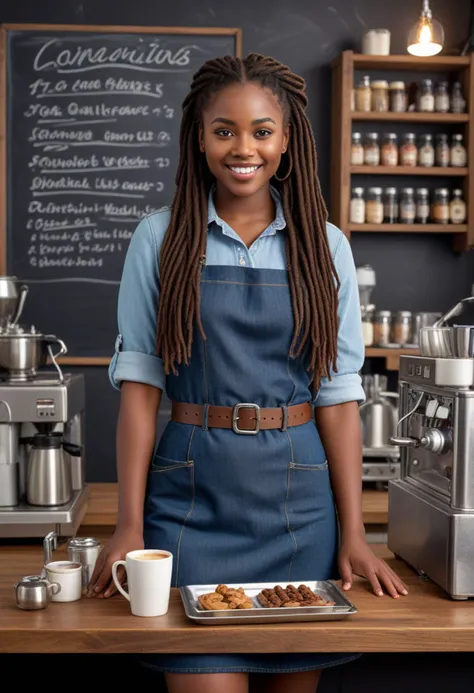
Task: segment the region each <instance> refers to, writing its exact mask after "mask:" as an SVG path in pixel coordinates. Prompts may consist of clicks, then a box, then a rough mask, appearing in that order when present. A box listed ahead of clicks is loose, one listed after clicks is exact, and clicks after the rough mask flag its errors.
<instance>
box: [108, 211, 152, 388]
mask: <svg viewBox="0 0 474 693" xmlns="http://www.w3.org/2000/svg"><path fill="white" fill-rule="evenodd" d="M159 284H160V281H159V249H158V247H157V242H156V237H155V235H154V233H153V229H152V226H151V222H150V219H149V218H147V217H145V218H144V219H142V220H141V221H140V223H139V224H138V226H137V228H136V230H135V232H134V233H133V235H132V238H131V241H130V245H129V247H128V250H127V255H126V258H125V263H124V267H123V272H122V279H121V282H120V289H119V296H118V308H117V312H118V315H117V317H118V335H117V338H116V341H115V350H114V354H113V357H112V361H111V363H110V366H109V380H110V382H111V383H112V385H113V387H114V388H115V389H117V390H119V389H120V386H121V384H122V382H123V381H124V380H130V381H134V382H138V383H145V384H147V385H153V386H155V387H158V388H160V389H161V390H164V389H165V383H166V375H165V372H164V368H163V361H162V360H161V359H160V358H158V356H156V355H155V344H156V326H157V311H158V297H159Z"/></svg>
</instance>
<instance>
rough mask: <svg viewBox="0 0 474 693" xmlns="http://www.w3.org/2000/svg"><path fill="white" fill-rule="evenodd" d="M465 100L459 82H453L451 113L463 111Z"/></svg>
mask: <svg viewBox="0 0 474 693" xmlns="http://www.w3.org/2000/svg"><path fill="white" fill-rule="evenodd" d="M465 110H466V100H465V98H464V96H463V93H462V87H461V82H453V88H452V90H451V113H464V111H465Z"/></svg>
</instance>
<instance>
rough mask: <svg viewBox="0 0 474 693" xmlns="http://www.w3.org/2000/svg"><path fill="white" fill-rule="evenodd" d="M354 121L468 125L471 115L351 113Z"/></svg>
mask: <svg viewBox="0 0 474 693" xmlns="http://www.w3.org/2000/svg"><path fill="white" fill-rule="evenodd" d="M351 117H352V120H377V121H380V120H382V121H386V122H387V121H390V122H400V123H467V122H469V113H418V111H413V112H410V113H408V112H405V113H394V112H393V111H382V112H380V113H378V112H377V111H368V112H364V111H361V112H357V111H354V112H353V113H351Z"/></svg>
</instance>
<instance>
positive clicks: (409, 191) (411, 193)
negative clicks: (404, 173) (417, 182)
mask: <svg viewBox="0 0 474 693" xmlns="http://www.w3.org/2000/svg"><path fill="white" fill-rule="evenodd" d="M402 192H404V193H406V194H407V195H413V188H402Z"/></svg>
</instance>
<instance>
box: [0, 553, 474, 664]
mask: <svg viewBox="0 0 474 693" xmlns="http://www.w3.org/2000/svg"><path fill="white" fill-rule="evenodd" d="M0 550H1V553H2V560H1V562H0V652H2V653H72V652H83V653H100V652H101V653H137V652H163V653H164V652H169V653H172V652H175V653H176V652H189V653H198V652H219V653H223V652H249V651H251V652H311V651H313V652H456V651H463V652H472V651H474V601H473V600H471V601H469V602H455V601H453V600H451V599H449V598H448V597H447V596H446V595H445V593H444V592H442V590H441V589H439V588H438V587H436V586H435V585H434V584H433V583H431V582H430V581H425V580H422V579H421V578H419V577H418V576H417V575H416V574H415V573H414V571H412V570H411V569H410V568H408V567H407V566H406V565H405V564H404V563H403V562H401V561H397V560H395V559H394V557H393V556H391V554H390V553H389V552H388V551H387V549H386V548H385V547H375V550H377V551H378V552H379V555H382V556H384V557H387V559H388V562H389V564H390V565H391V566H392V567H393V568H394V569H395V570H396V571H397V572H398V573H399V574H400V576H401V577H402V578H403V579H404V581H405V582H406V584H407V585H408V588H409V590H410V592H409V594H408V596H406V597H400V598H399V599H398V600H394V599H391V598H390V597H387V596H384V597H376V596H375V595H373V594H372V593H371V592H370V591H369V589H368V588H367V583H366V582H365V581H363V580H361V579H357V580H356V582H355V584H354V587H353V589H352V590H351V591H350V592H349V593H348V596H349V598H350V599H351V601H352V602H353V603H354V604H355V605H356V607H357V608H358V613H357V614H355V615H353V616H351V617H350V618H349V619H347V620H345V621H326V622H319V623H299V624H298V623H284V624H283V623H279V624H273V625H271V624H268V625H267V624H265V625H257V624H256V625H249V626H247V625H237V626H202V625H198V624H194V623H193V622H191V621H190V620H188V619H187V618H186V616H185V613H184V609H183V606H182V604H181V599H180V596H179V592H178V590H177V589H173V590H172V595H171V600H170V608H169V612H168V614H166V615H165V616H161V617H156V618H139V617H135V616H132V615H131V613H130V608H129V604H128V602H127V601H126V600H125V599H124V598H123V597H122V596H120V595H115V596H114V597H112V598H111V599H108V600H104V599H88V598H86V597H83V598H82V599H81V600H79V601H77V602H71V603H68V604H62V603H51V604H50V605H49V606H48V607H47V608H46V609H44V610H41V611H22V610H21V609H19V608H18V607H17V606H16V601H15V590H14V588H13V585H14V583H15V582H16V581H17V580H18V579H19V578H21V577H22V576H24V575H28V574H35V573H38V572H39V570H40V568H41V564H42V545H41V542H39V543H37V544H36V545H23V546H20V545H6V546H2V547H1V548H0ZM54 555H55V556H56V555H57V556H58V558H62V557H63V555H64V543H63V544H62V545H61V546H60V547H59V548H58V551H57V552H55V553H54Z"/></svg>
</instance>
